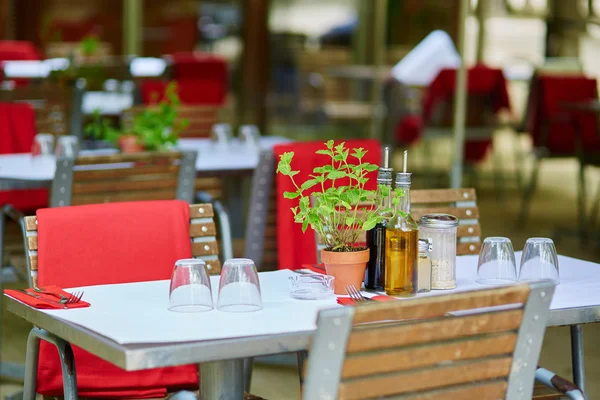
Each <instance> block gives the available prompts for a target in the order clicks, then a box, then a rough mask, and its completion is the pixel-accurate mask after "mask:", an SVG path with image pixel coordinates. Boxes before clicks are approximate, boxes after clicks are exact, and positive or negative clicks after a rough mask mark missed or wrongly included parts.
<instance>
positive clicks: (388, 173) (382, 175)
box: [377, 147, 394, 186]
mask: <svg viewBox="0 0 600 400" xmlns="http://www.w3.org/2000/svg"><path fill="white" fill-rule="evenodd" d="M393 173H394V170H393V169H392V168H390V148H389V147H385V148H384V149H383V166H381V167H379V170H378V171H377V184H378V185H386V186H392V175H393Z"/></svg>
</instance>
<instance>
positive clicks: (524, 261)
mask: <svg viewBox="0 0 600 400" xmlns="http://www.w3.org/2000/svg"><path fill="white" fill-rule="evenodd" d="M543 279H548V280H551V281H553V282H554V283H556V284H558V282H559V273H558V256H557V255H556V247H554V242H553V241H552V239H548V238H529V239H527V242H526V243H525V248H524V249H523V254H522V255H521V268H520V269H519V281H537V280H543Z"/></svg>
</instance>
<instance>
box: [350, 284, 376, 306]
mask: <svg viewBox="0 0 600 400" xmlns="http://www.w3.org/2000/svg"><path fill="white" fill-rule="evenodd" d="M345 289H346V293H348V296H350V298H351V299H352V301H354V302H355V303H367V302H369V301H373V300H372V299H370V298H368V297H365V296H363V295H362V293H361V292H360V291H359V290H358V289H356V286H354V285H348V286H346V287H345Z"/></svg>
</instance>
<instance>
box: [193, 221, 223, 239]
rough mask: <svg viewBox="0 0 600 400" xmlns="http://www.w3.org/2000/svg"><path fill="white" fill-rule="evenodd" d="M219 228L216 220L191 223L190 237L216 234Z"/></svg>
mask: <svg viewBox="0 0 600 400" xmlns="http://www.w3.org/2000/svg"><path fill="white" fill-rule="evenodd" d="M216 234H217V228H216V226H215V223H214V222H212V221H211V222H204V223H196V224H190V237H192V238H195V237H203V236H215V235H216Z"/></svg>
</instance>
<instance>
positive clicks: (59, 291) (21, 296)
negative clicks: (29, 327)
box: [4, 286, 90, 310]
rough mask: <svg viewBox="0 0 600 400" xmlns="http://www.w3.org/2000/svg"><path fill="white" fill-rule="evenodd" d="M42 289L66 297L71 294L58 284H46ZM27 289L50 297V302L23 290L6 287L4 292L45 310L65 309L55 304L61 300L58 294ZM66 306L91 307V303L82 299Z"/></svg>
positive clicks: (45, 297) (44, 296) (47, 297)
mask: <svg viewBox="0 0 600 400" xmlns="http://www.w3.org/2000/svg"><path fill="white" fill-rule="evenodd" d="M40 289H43V290H45V291H47V292H52V293H57V294H61V295H63V296H65V297H69V296H71V294H70V293H67V292H65V291H64V290H62V289H61V288H60V287H58V286H45V287H43V288H40ZM25 291H27V292H30V293H33V294H36V295H38V296H40V297H43V298H44V299H48V300H50V302H47V301H44V300H42V299H38V298H35V297H31V296H28V295H26V294H24V293H22V292H19V291H17V290H13V289H6V290H4V293H6V294H7V295H9V296H10V297H12V298H15V299H17V300H19V301H21V302H23V303H25V304H27V305H28V306H30V307H33V308H39V309H44V310H55V309H56V310H62V309H64V307H63V306H58V305H57V304H54V303H55V302H57V301H59V300H58V297H56V296H52V295H49V294H43V293H37V292H35V291H34V290H33V289H25ZM66 306H67V307H68V308H84V307H89V306H90V303H88V302H87V301H83V300H80V301H78V302H77V303H72V304H67V305H66Z"/></svg>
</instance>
